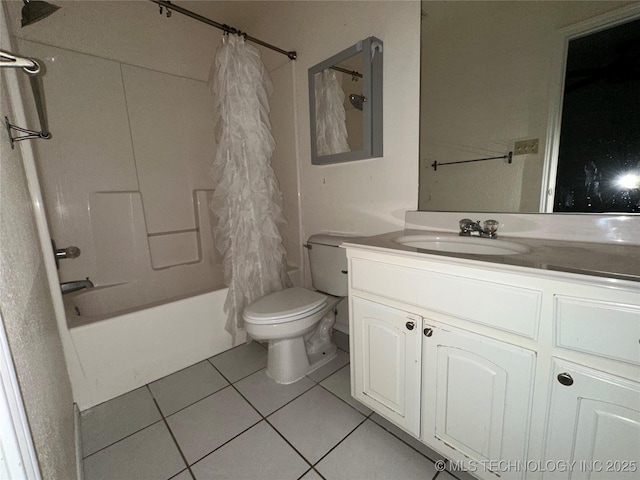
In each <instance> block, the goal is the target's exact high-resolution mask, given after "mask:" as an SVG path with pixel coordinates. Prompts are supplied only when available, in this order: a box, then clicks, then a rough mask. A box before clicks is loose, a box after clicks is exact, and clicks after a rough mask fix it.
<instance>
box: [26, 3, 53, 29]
mask: <svg viewBox="0 0 640 480" xmlns="http://www.w3.org/2000/svg"><path fill="white" fill-rule="evenodd" d="M23 2H24V7H22V26H23V27H26V26H27V25H31V24H32V23H36V22H37V21H38V20H42V19H43V18H45V17H48V16H49V15H51V14H52V13H53V12H55V11H56V10H58V9H59V8H60V7H58V6H56V5H52V4H51V3H47V2H41V1H40V0H31V1H29V0H23Z"/></svg>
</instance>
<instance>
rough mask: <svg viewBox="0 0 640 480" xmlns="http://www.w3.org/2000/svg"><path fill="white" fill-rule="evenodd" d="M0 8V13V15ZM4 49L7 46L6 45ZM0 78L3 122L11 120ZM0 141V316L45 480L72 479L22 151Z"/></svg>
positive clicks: (63, 377)
mask: <svg viewBox="0 0 640 480" xmlns="http://www.w3.org/2000/svg"><path fill="white" fill-rule="evenodd" d="M1 8H2V5H0V9H1ZM3 48H5V46H4V45H3ZM5 72H6V70H4V69H3V70H2V71H0V83H1V89H2V91H1V93H0V107H1V112H0V113H1V114H2V116H3V117H4V116H5V115H6V116H8V117H9V118H10V119H12V120H14V119H15V118H16V116H15V115H14V113H13V112H12V111H11V109H10V102H9V96H8V91H7V86H6V76H7V75H11V74H13V73H14V72H10V73H5ZM1 135H2V137H1V138H0V159H1V161H0V310H1V311H2V319H3V320H4V327H5V329H6V332H7V337H8V340H9V347H10V349H11V354H12V356H13V361H14V365H15V369H16V373H17V376H18V381H19V383H20V390H21V393H22V398H23V401H24V404H25V410H26V412H27V418H28V420H29V427H30V430H31V435H32V437H33V442H34V446H35V449H36V454H37V457H38V462H39V464H40V469H41V474H42V478H43V479H45V480H54V479H61V478H65V479H70V480H71V479H74V478H76V458H75V442H74V423H73V398H72V392H71V384H70V381H69V375H68V373H67V366H66V363H65V358H64V355H63V351H62V344H61V341H60V335H59V333H58V325H57V323H56V316H55V312H54V307H53V303H52V298H51V293H50V291H49V286H48V283H47V274H46V272H45V262H44V259H43V253H42V250H41V249H40V243H39V238H38V232H37V227H36V222H35V219H34V213H33V209H32V206H31V198H30V196H29V191H28V187H27V182H26V177H25V170H24V167H23V157H22V154H21V147H20V146H19V144H18V145H17V146H16V149H15V150H11V147H10V146H9V141H8V139H7V136H6V132H2V134H1Z"/></svg>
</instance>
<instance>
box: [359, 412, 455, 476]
mask: <svg viewBox="0 0 640 480" xmlns="http://www.w3.org/2000/svg"><path fill="white" fill-rule="evenodd" d="M375 413H377V412H372V413H371V414H370V415H369V417H367V418H369V420H371V421H372V422H373V423H375V424H376V425H377V426H379V427H380V428H381V429H383V430H384V431H385V432H387V433H389V434H391V435H393V436H394V437H395V438H397V439H398V440H400V441H401V442H402V443H404V444H405V445H406V446H407V447H409V448H411V449H412V450H415V451H416V452H418V453H419V454H420V455H422V456H423V457H424V458H426V459H427V460H429V461H430V462H431V463H433V464H435V463H436V462H437V461H438V460H432V459H431V458H429V457H428V456H427V455H425V454H424V453H422V452H421V451H420V450H418V449H417V448H416V447H414V446H413V445H410V444H409V443H407V442H405V441H404V440H403V439H402V438H400V437H399V436H398V435H396V434H395V433H394V432H392V431H391V430H389V429H388V428H387V427H385V426H384V425H380V424H379V423H378V422H376V421H375V420H374V419H373V418H371V417H372V416H373V415H374V414H375ZM378 415H380V414H378ZM382 418H383V419H385V418H384V417H382ZM385 420H386V419H385ZM387 421H389V420H387ZM416 440H418V441H419V442H420V439H416ZM420 443H422V442H420ZM423 445H424V446H425V447H427V445H426V444H424V443H423ZM427 448H429V447H427ZM434 453H437V452H434ZM445 460H446V459H445ZM456 478H457V477H456Z"/></svg>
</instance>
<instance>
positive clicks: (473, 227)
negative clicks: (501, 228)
mask: <svg viewBox="0 0 640 480" xmlns="http://www.w3.org/2000/svg"><path fill="white" fill-rule="evenodd" d="M459 224H460V236H463V237H471V236H476V237H485V238H498V233H497V232H498V225H499V222H498V221H497V220H485V222H484V224H483V226H480V220H478V221H476V222H474V221H473V220H470V219H468V218H463V219H462V220H460V222H459Z"/></svg>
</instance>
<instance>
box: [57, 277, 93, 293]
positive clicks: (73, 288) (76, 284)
mask: <svg viewBox="0 0 640 480" xmlns="http://www.w3.org/2000/svg"><path fill="white" fill-rule="evenodd" d="M83 288H93V282H92V281H91V280H89V277H87V278H86V280H74V281H72V282H62V283H61V284H60V289H61V290H62V294H63V295H64V294H65V293H71V292H77V291H78V290H82V289H83Z"/></svg>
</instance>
